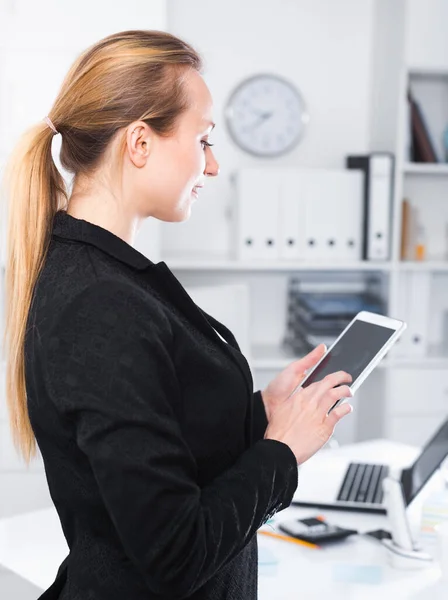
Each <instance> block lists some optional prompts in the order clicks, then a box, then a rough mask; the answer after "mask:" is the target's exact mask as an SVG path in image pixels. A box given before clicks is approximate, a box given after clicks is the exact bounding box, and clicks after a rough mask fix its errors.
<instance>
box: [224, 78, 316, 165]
mask: <svg viewBox="0 0 448 600" xmlns="http://www.w3.org/2000/svg"><path fill="white" fill-rule="evenodd" d="M308 120H309V116H308V113H307V110H306V107H305V103H304V101H303V98H302V96H301V95H300V93H299V91H298V90H297V89H296V88H295V87H294V86H293V85H292V84H291V83H289V82H288V81H286V80H285V79H282V78H280V77H277V76H275V75H255V76H254V77H250V78H249V79H246V80H245V81H243V83H241V84H240V85H239V86H238V87H237V88H236V90H235V91H234V92H233V94H232V95H231V97H230V99H229V102H228V105H227V108H226V123H227V127H228V129H229V132H230V135H231V136H232V139H233V140H234V142H235V143H236V144H238V146H239V147H240V148H242V149H243V150H245V151H246V152H250V153H251V154H255V155H257V156H278V155H280V154H284V153H285V152H288V151H289V150H291V149H292V148H293V147H294V146H295V145H296V144H297V143H298V142H299V140H300V139H301V138H302V136H303V134H304V131H305V127H306V124H307V122H308Z"/></svg>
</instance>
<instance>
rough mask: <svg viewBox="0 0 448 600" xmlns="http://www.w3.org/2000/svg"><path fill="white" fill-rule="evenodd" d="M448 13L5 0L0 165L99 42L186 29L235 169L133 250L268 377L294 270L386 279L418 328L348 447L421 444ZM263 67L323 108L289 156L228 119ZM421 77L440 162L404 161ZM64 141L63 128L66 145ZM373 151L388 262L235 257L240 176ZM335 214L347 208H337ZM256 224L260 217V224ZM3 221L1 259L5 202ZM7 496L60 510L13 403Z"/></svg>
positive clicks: (343, 431)
mask: <svg viewBox="0 0 448 600" xmlns="http://www.w3.org/2000/svg"><path fill="white" fill-rule="evenodd" d="M447 18H448V1H447V0H394V1H393V2H391V1H390V0H336V1H335V0H277V1H276V2H273V1H271V0H266V1H264V2H260V1H258V0H245V1H244V2H241V1H238V2H237V1H236V0H226V1H225V2H223V1H221V2H220V1H217V2H213V3H211V2H207V1H206V0H188V1H186V0H166V1H165V0H151V1H150V2H148V1H144V0H133V1H128V2H126V3H124V2H119V1H117V0H114V1H110V0H109V1H108V2H103V1H98V0H97V1H96V2H95V3H92V2H87V1H86V0H78V2H76V3H69V2H66V1H56V0H51V1H50V0H39V1H38V2H35V1H34V2H32V1H31V0H0V167H3V166H4V162H5V159H6V157H7V155H8V153H9V151H10V148H11V146H12V144H13V143H14V140H15V139H16V138H17V136H18V135H19V134H20V132H21V131H22V130H23V128H24V127H26V126H27V125H29V124H32V123H34V122H36V121H38V120H39V119H41V118H43V117H44V116H45V115H46V114H47V112H48V111H49V110H50V108H51V104H52V101H53V99H54V97H55V95H56V93H57V90H58V86H59V84H60V82H61V79H62V77H63V75H64V74H65V72H66V71H67V68H68V66H69V65H70V64H71V62H72V61H73V59H74V58H75V56H76V55H77V54H78V53H79V52H80V51H82V50H83V49H84V48H86V47H87V45H89V44H90V43H93V42H94V41H96V40H98V39H100V38H101V37H103V36H104V35H107V34H109V33H111V32H113V31H119V30H125V29H134V28H147V29H165V30H168V31H171V32H172V33H174V34H177V35H179V36H181V37H183V38H185V39H186V40H187V41H189V42H191V43H192V44H193V45H194V47H195V48H196V49H198V50H199V52H201V53H202V56H203V57H204V62H205V73H204V77H205V80H206V81H207V83H208V85H209V87H210V90H211V93H212V95H213V98H214V102H215V106H214V117H215V121H216V123H217V126H216V130H215V131H214V132H213V134H212V139H211V141H212V142H213V143H214V144H215V148H214V150H215V151H216V156H217V159H218V160H219V162H220V165H221V173H220V176H219V177H218V178H217V179H216V180H213V181H209V182H208V184H207V185H206V187H205V188H204V190H203V192H202V194H201V196H200V199H199V200H198V202H196V203H195V204H194V206H193V211H192V216H191V218H190V220H189V221H188V222H186V223H182V224H166V223H163V224H159V225H157V224H148V229H147V230H146V231H143V232H142V234H143V235H145V236H146V237H145V239H144V240H143V239H142V238H141V239H139V240H138V244H137V247H138V248H139V249H141V250H142V251H145V252H146V253H147V254H148V256H149V257H150V258H151V259H152V260H154V261H155V262H157V261H158V260H165V261H166V262H167V264H168V265H169V266H170V267H171V268H172V269H173V271H174V272H175V273H176V275H177V276H178V277H179V279H181V281H182V282H183V283H184V284H185V285H186V286H187V288H188V289H189V290H190V291H191V293H192V295H193V296H194V297H195V298H197V301H198V303H199V304H200V305H202V306H203V307H204V308H205V309H206V310H208V311H209V312H211V313H212V314H214V315H215V316H216V317H217V318H218V319H219V318H222V320H223V321H224V322H226V323H227V324H228V325H229V326H231V327H233V328H234V330H235V333H236V335H237V338H238V339H239V340H240V341H241V346H242V348H243V350H244V351H245V353H246V354H247V356H248V358H249V360H250V364H251V368H252V370H253V374H254V379H255V382H256V385H257V387H262V386H264V385H265V384H266V383H267V382H268V381H269V380H270V379H271V378H272V377H273V376H274V375H275V373H277V372H278V371H279V370H281V368H282V367H283V366H286V364H288V362H290V361H291V360H292V355H289V354H288V353H287V352H286V350H285V349H284V348H283V347H282V342H283V339H284V337H285V332H286V328H287V300H288V286H289V285H290V283H291V278H296V279H298V280H299V282H300V283H301V284H302V286H303V289H307V290H311V291H313V290H322V289H323V290H330V291H331V290H340V291H341V290H342V291H343V290H347V291H349V292H353V293H359V292H360V291H362V290H364V289H365V288H366V286H369V285H370V284H371V282H372V280H373V281H374V284H375V288H374V289H375V291H376V293H377V294H378V295H379V297H380V298H382V300H383V301H384V306H385V310H386V311H387V312H388V313H389V314H390V315H391V316H396V317H397V318H400V317H402V318H405V319H406V320H408V322H409V323H410V330H411V331H412V332H413V337H410V338H409V339H408V341H407V342H406V344H407V346H406V345H405V346H402V348H401V349H399V348H397V351H396V352H395V353H391V356H390V357H388V358H387V359H386V360H385V361H384V364H382V365H381V366H380V367H379V368H378V369H377V370H376V371H375V373H373V374H372V375H371V376H370V378H369V379H368V381H367V382H366V383H365V384H364V385H363V388H362V390H360V391H359V393H358V395H357V398H356V400H355V411H354V413H353V415H351V416H350V417H348V418H347V419H346V420H345V421H344V423H342V424H341V426H340V428H339V429H338V432H337V434H336V438H337V440H338V441H339V442H340V443H341V444H345V443H348V442H353V441H359V440H365V439H370V438H375V437H388V438H390V439H394V440H397V441H404V442H410V443H416V444H421V443H423V442H424V441H425V439H426V438H427V436H428V435H429V434H430V433H431V432H432V431H433V430H434V429H435V427H436V426H437V424H438V423H440V422H441V421H442V420H443V418H444V416H445V415H446V413H447V411H448V408H447V407H448V370H447V368H446V367H447V366H448V350H447V349H446V347H447V346H448V318H447V316H446V315H447V314H448V260H447V255H446V249H447V244H448V232H447V229H446V227H447V224H448V202H446V190H447V183H448V167H447V164H442V162H445V161H446V157H445V155H444V153H443V152H444V150H443V144H442V141H441V140H442V133H443V127H442V124H443V121H444V120H445V121H446V122H445V127H446V125H448V38H447V36H446V27H445V24H446V22H447ZM260 72H261V73H266V72H267V73H272V74H276V75H278V76H281V77H283V78H285V79H287V80H288V81H290V82H291V83H292V84H293V85H294V86H296V87H297V88H298V89H299V90H300V92H301V93H302V95H303V97H304V99H305V102H306V105H307V109H308V111H309V115H310V120H309V123H308V125H307V127H306V132H305V135H304V137H303V139H302V140H301V142H300V143H299V144H298V145H297V146H296V147H295V148H294V149H293V150H291V151H290V152H289V153H287V154H284V155H282V156H280V157H274V158H260V157H256V156H253V155H251V154H249V153H247V152H244V151H243V150H241V149H240V148H239V147H238V146H237V145H236V144H235V143H234V142H233V141H232V138H231V136H230V135H229V132H228V130H227V128H226V123H225V108H226V104H227V102H228V100H229V97H230V95H231V93H232V92H233V90H234V89H235V88H236V86H237V85H238V84H239V83H241V82H242V81H243V80H244V79H245V78H247V77H250V76H252V75H254V74H257V73H260ZM408 79H409V80H412V81H413V82H415V93H416V94H417V95H419V99H420V100H421V106H422V109H423V110H425V117H426V119H427V123H428V124H429V126H430V127H432V131H431V133H432V135H433V136H434V138H435V145H436V146H437V152H438V157H439V160H440V163H434V164H430V163H419V164H417V165H415V164H414V162H413V161H412V160H410V157H409V156H408V155H407V154H406V151H407V150H406V148H407V141H406V140H407V137H406V136H407V131H406V127H405V125H403V124H405V123H407V122H408V120H407V113H406V102H405V97H404V96H405V95H404V90H405V89H406V86H407V82H408ZM58 143H59V141H58V138H57V137H56V138H55V139H54V145H55V148H54V152H55V155H56V154H57V145H58ZM375 151H382V152H390V153H392V154H393V155H394V157H395V161H396V164H395V167H396V169H395V172H394V177H393V207H392V219H391V230H390V236H391V239H390V243H391V247H390V254H389V256H388V257H387V259H386V260H382V261H376V262H375V261H356V262H355V261H353V260H350V261H347V260H339V262H338V261H332V260H331V257H330V258H326V259H325V260H323V261H322V260H321V261H320V262H319V261H318V262H310V261H307V260H303V259H302V260H299V259H297V260H281V259H278V258H273V259H267V260H261V261H260V260H255V261H250V260H242V259H238V253H237V248H236V238H235V232H236V230H237V228H238V226H239V225H238V202H239V201H240V200H241V199H239V196H238V186H237V185H236V183H235V174H236V175H238V173H239V172H240V171H242V170H243V169H248V168H255V169H257V168H258V169H262V170H263V171H264V172H267V171H269V172H272V173H275V172H276V171H275V170H276V169H280V170H279V171H277V173H278V178H281V177H283V175H284V173H285V172H290V171H291V170H295V169H302V168H312V169H321V170H343V169H345V161H346V157H347V156H348V155H367V154H369V153H371V152H375ZM282 174H283V175H282ZM275 180H276V177H275V175H274V178H273V181H274V183H275ZM404 198H407V199H408V200H409V202H410V204H411V205H412V206H413V207H414V208H415V209H416V210H417V212H418V218H419V224H420V229H419V232H420V236H421V237H422V240H423V241H422V240H418V241H420V242H421V243H422V244H423V245H424V246H425V250H426V252H425V254H424V256H423V257H422V256H419V259H420V260H416V257H415V256H414V255H413V254H412V252H411V254H410V255H408V256H406V257H404V258H406V259H407V260H406V261H402V260H401V259H402V254H401V241H402V223H403V205H402V200H403V199H404ZM335 203H337V198H335ZM336 207H337V204H336ZM260 210H261V209H260ZM334 214H335V215H336V217H335V218H336V219H337V214H338V212H337V208H336V211H335V213H334ZM258 217H259V215H258V214H257V211H256V210H255V211H254V213H253V225H254V227H256V225H257V219H258ZM2 221H3V222H2V230H1V232H2V233H1V236H2V246H3V248H2V251H3V256H4V239H5V238H4V223H5V217H4V214H3V213H2ZM337 226H338V225H337V223H336V222H335V227H337ZM422 258H423V259H422ZM1 281H2V284H1V285H3V271H2V278H1ZM412 286H413V287H412ZM412 290H415V292H412ZM411 292H412V293H413V294H415V295H416V296H415V297H416V298H417V300H416V302H415V304H416V305H417V306H419V307H420V310H419V311H417V313H415V314H414V313H412V312H411V313H409V311H410V307H409V306H408V305H407V304H406V299H407V298H408V297H409V296H410V295H412V294H411ZM2 293H3V292H2ZM0 307H1V303H0ZM422 307H423V308H422ZM408 313H409V314H408ZM414 326H415V327H414ZM415 328H416V329H415ZM0 372H1V371H0ZM2 389H3V383H2ZM0 489H1V490H2V493H1V498H0V516H7V515H12V514H17V513H20V512H24V511H26V510H31V509H36V508H41V507H44V506H48V505H49V504H50V499H49V496H48V491H47V488H46V484H45V479H44V473H43V468H42V464H41V462H40V461H36V463H35V464H34V465H33V466H32V467H31V468H30V469H29V470H27V469H25V468H24V467H23V465H22V464H21V462H20V460H19V459H18V458H17V457H16V455H15V452H14V449H13V447H12V444H11V441H10V437H9V433H8V427H7V415H6V407H5V403H4V402H0Z"/></svg>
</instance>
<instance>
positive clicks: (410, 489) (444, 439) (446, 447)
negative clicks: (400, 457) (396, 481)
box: [402, 419, 448, 504]
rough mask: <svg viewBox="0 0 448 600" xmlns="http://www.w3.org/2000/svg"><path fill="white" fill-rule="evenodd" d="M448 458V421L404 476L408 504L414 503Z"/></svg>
mask: <svg viewBox="0 0 448 600" xmlns="http://www.w3.org/2000/svg"><path fill="white" fill-rule="evenodd" d="M446 456H448V419H447V420H446V421H445V422H444V423H443V425H442V426H441V427H440V429H439V430H438V431H437V432H436V433H435V434H434V436H433V437H432V438H431V439H430V440H429V442H428V443H427V444H426V446H425V447H424V448H423V451H422V453H421V454H420V456H419V457H418V458H417V460H416V461H415V462H414V464H413V465H412V466H411V467H410V468H409V469H405V470H404V471H403V474H402V484H403V492H404V496H405V500H406V504H409V503H410V502H412V500H413V499H414V498H415V497H416V495H417V494H418V493H419V491H420V490H421V489H422V487H423V486H424V485H425V483H426V482H427V481H428V479H429V478H430V477H431V475H432V474H433V473H434V472H435V471H436V469H438V468H439V466H440V465H441V463H442V461H443V460H444V459H445V458H446Z"/></svg>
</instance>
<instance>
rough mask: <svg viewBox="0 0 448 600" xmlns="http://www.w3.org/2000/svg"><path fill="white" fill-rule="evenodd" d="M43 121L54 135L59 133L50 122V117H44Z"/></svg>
mask: <svg viewBox="0 0 448 600" xmlns="http://www.w3.org/2000/svg"><path fill="white" fill-rule="evenodd" d="M43 120H44V121H45V123H46V124H47V125H48V127H49V128H50V129H52V130H53V131H54V133H55V134H58V133H59V131H58V130H57V129H56V127H55V126H54V125H53V123H52V121H51V119H50V117H45V118H44V119H43Z"/></svg>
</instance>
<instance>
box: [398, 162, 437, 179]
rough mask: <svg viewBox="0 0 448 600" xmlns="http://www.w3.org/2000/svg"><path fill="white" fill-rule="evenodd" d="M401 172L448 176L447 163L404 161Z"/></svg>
mask: <svg viewBox="0 0 448 600" xmlns="http://www.w3.org/2000/svg"><path fill="white" fill-rule="evenodd" d="M403 172H404V173H406V174H408V175H442V176H445V177H448V164H447V163H405V164H404V166H403Z"/></svg>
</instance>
